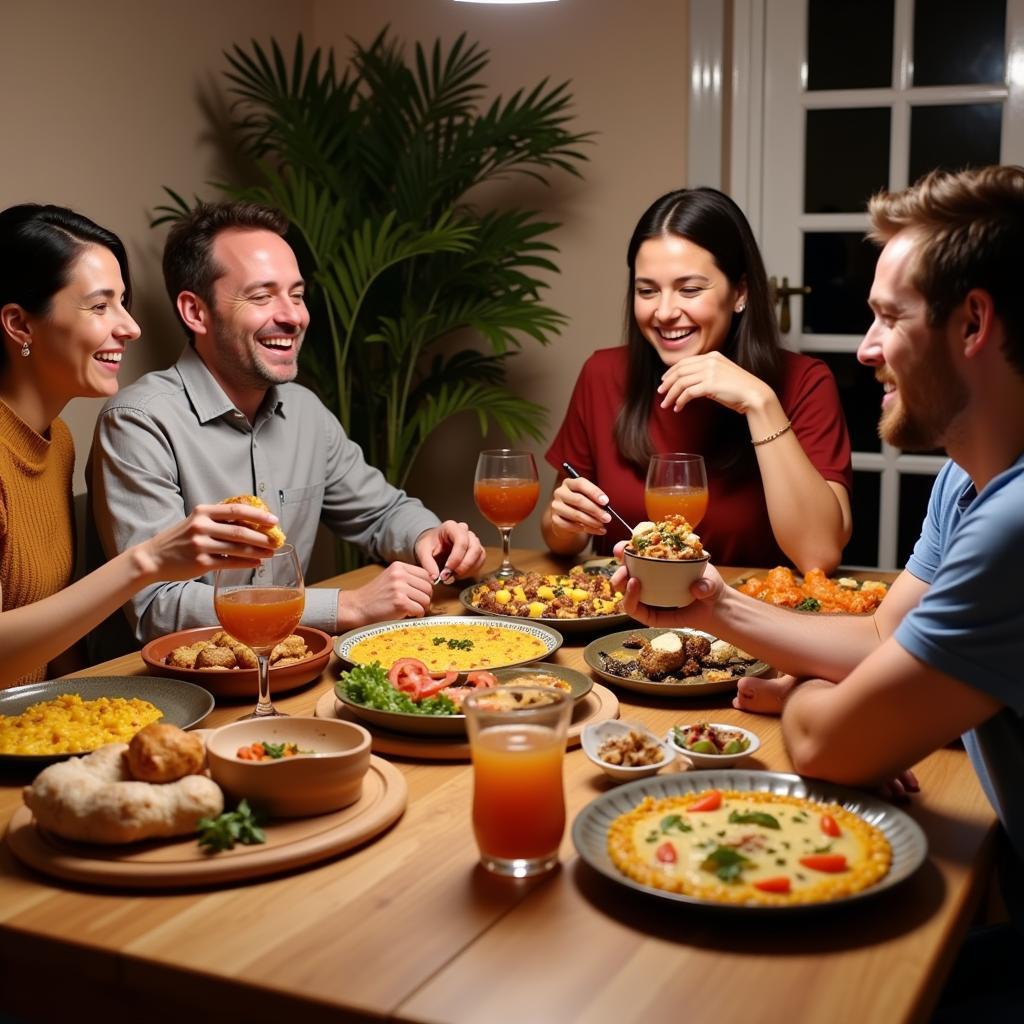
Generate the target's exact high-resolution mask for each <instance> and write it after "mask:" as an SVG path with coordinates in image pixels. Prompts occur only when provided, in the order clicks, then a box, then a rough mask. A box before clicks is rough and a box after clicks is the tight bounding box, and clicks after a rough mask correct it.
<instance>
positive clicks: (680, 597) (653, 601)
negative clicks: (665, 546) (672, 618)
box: [623, 547, 708, 608]
mask: <svg viewBox="0 0 1024 1024" xmlns="http://www.w3.org/2000/svg"><path fill="white" fill-rule="evenodd" d="M623 556H624V558H625V561H626V568H627V569H628V570H629V575H630V576H632V577H634V578H635V579H638V580H639V581H640V600H641V601H642V602H643V603H644V604H649V605H651V607H652V608H685V607H686V606H687V605H688V604H691V603H692V601H693V595H692V594H691V593H690V584H691V583H693V581H694V580H698V579H700V578H701V576H703V575H704V570H705V569H706V568H707V567H708V556H707V555H705V556H704V557H703V558H690V559H686V560H684V561H673V560H672V559H668V558H648V557H647V556H646V555H637V554H634V553H633V552H632V551H630V549H629V548H628V547H627V548H625V550H624V551H623Z"/></svg>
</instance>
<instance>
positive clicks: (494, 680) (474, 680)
mask: <svg viewBox="0 0 1024 1024" xmlns="http://www.w3.org/2000/svg"><path fill="white" fill-rule="evenodd" d="M466 683H467V684H468V685H469V686H472V687H473V689H474V690H489V689H491V687H493V686H497V685H498V677H497V676H496V675H495V674H494V673H493V672H488V671H487V670H486V669H479V670H478V671H476V672H470V673H469V675H468V676H466Z"/></svg>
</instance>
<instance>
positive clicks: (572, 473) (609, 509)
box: [562, 462, 633, 536]
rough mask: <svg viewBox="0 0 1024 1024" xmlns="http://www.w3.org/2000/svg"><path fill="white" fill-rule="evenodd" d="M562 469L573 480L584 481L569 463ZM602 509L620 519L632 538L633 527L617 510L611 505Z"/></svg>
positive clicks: (564, 463) (565, 463) (563, 464)
mask: <svg viewBox="0 0 1024 1024" xmlns="http://www.w3.org/2000/svg"><path fill="white" fill-rule="evenodd" d="M562 469H564V470H565V471H566V473H568V474H569V476H571V477H572V478H573V480H580V479H582V477H581V476H580V474H579V473H577V472H576V470H575V469H573V467H572V466H570V465H569V463H568V462H563V463H562ZM602 507H603V508H604V510H605V511H606V512H608V513H610V514H611V515H613V516H615V518H616V519H618V521H619V522H620V523H622V525H623V526H624V527H625V528H626V529H627V530H628V531H629V533H630V535H631V536H632V533H633V527H632V526H630V525H629V523H627V522H626V520H625V519H623V518H622V516H620V515H619V513H618V512H616V511H615V509H613V508H612V507H611V505H604V506H602Z"/></svg>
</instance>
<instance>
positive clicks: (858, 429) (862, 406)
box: [804, 349, 882, 452]
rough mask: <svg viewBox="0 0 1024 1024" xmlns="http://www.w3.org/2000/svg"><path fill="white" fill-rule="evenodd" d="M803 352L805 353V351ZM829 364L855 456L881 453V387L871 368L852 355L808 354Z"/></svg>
mask: <svg viewBox="0 0 1024 1024" xmlns="http://www.w3.org/2000/svg"><path fill="white" fill-rule="evenodd" d="M804 351H807V350H806V349H805V350H804ZM807 354H808V355H812V356H814V358H815V359H820V360H821V361H822V362H823V363H827V364H828V368H829V369H830V370H831V371H832V376H834V377H835V379H836V385H837V386H838V388H839V400H840V401H841V402H842V403H843V414H844V415H845V416H846V425H847V427H848V428H849V430H850V443H851V444H852V445H853V450H854V451H855V452H880V451H881V450H882V442H881V441H879V439H878V417H879V416H880V415H881V413H882V385H881V384H879V383H878V381H877V380H875V371H874V369H873V368H872V367H870V366H864V365H863V364H861V363H858V362H857V357H856V355H854V354H853V353H852V352H808V353H807Z"/></svg>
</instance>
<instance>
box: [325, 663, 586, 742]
mask: <svg viewBox="0 0 1024 1024" xmlns="http://www.w3.org/2000/svg"><path fill="white" fill-rule="evenodd" d="M531 675H550V676H557V677H558V678H559V679H562V680H564V681H565V682H567V683H568V684H569V685H570V686H571V687H572V693H571V694H570V696H571V697H572V699H573V700H574V701H576V702H577V703H578V702H579V701H580V700H581V699H582V698H583V697H585V696H586V695H587V694H588V693H589V692H590V688H591V687H592V686H593V685H594V681H593V680H592V679H591V678H590V677H589V676H585V675H584V674H583V673H582V672H577V671H576V670H575V669H573V668H566V667H565V666H563V665H555V664H552V663H550V662H546V661H545V662H541V663H540V664H537V663H534V664H532V665H521V666H517V667H511V668H499V669H495V671H494V676H495V678H496V679H497V680H498V682H499V683H510V682H511V681H512V680H513V679H520V678H524V677H529V676H531ZM335 691H336V693H335V695H336V696H337V699H338V700H339V701H340V702H341V703H342V704H344V705H345V707H346V708H348V710H349V712H351V714H352V715H353V716H354V717H355V718H356V719H358V720H359V721H360V722H362V723H363V724H364V725H375V726H378V727H379V728H381V729H386V730H387V731H388V732H391V733H404V734H406V735H411V736H458V737H461V738H462V739H465V738H466V716H465V715H414V714H409V713H408V712H403V711H381V710H379V709H378V708H368V707H366V706H364V705H363V704H357V703H356V702H355V701H354V700H352V699H351V698H350V697H347V696H346V695H345V694H344V693H343V692H342V684H341V683H338V684H336V686H335ZM318 707H319V705H318Z"/></svg>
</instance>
